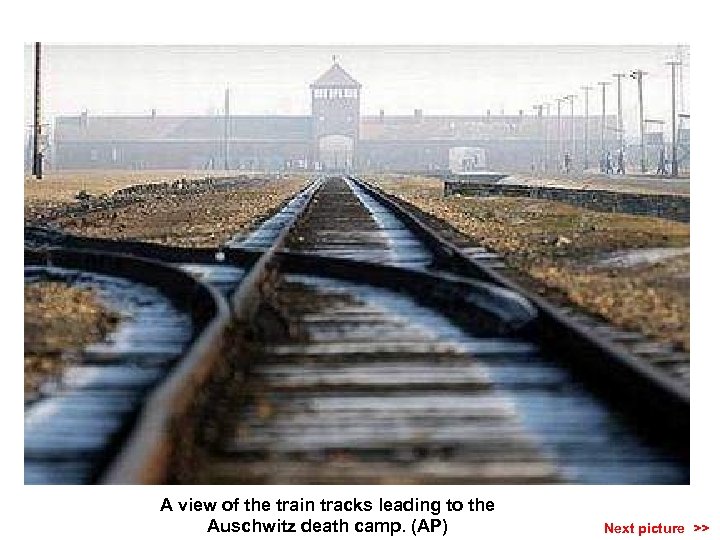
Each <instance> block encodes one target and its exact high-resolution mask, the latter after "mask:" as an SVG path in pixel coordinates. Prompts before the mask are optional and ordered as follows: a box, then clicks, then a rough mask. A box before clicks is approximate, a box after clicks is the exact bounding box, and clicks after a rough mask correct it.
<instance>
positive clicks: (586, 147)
mask: <svg viewBox="0 0 720 540" xmlns="http://www.w3.org/2000/svg"><path fill="white" fill-rule="evenodd" d="M581 89H582V90H585V133H584V137H583V141H584V144H583V149H584V154H585V168H584V170H587V169H589V168H590V164H589V163H588V120H589V114H588V111H589V108H588V96H589V92H590V90H592V87H591V86H583V87H581Z"/></svg>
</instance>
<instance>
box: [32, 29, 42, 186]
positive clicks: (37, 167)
mask: <svg viewBox="0 0 720 540" xmlns="http://www.w3.org/2000/svg"><path fill="white" fill-rule="evenodd" d="M40 99H41V97H40V42H39V41H38V42H36V43H35V115H34V122H35V123H34V125H33V166H32V173H33V176H35V178H37V179H38V180H41V179H42V165H43V163H42V161H43V158H42V149H41V148H40V142H41V138H42V114H41V111H40Z"/></svg>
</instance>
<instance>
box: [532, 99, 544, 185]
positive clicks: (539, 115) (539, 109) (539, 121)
mask: <svg viewBox="0 0 720 540" xmlns="http://www.w3.org/2000/svg"><path fill="white" fill-rule="evenodd" d="M532 108H533V109H534V110H536V111H537V130H536V133H537V138H538V141H540V137H542V131H543V125H542V122H543V106H542V104H540V105H533V106H532ZM535 155H536V156H538V160H537V171H539V170H540V158H539V155H540V152H535Z"/></svg>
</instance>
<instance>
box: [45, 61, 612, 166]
mask: <svg viewBox="0 0 720 540" xmlns="http://www.w3.org/2000/svg"><path fill="white" fill-rule="evenodd" d="M361 90H362V85H361V84H360V83H359V82H358V81H356V80H355V79H354V78H353V77H351V76H350V74H348V73H347V72H346V71H345V70H344V69H343V68H342V67H341V66H340V65H339V64H338V63H337V62H333V65H332V66H331V67H330V68H329V69H328V70H327V71H326V72H325V73H324V74H322V75H321V76H320V77H319V78H318V79H317V80H316V81H315V82H314V83H313V84H312V85H310V99H311V111H312V112H311V114H310V116H237V115H232V116H231V115H227V114H226V115H215V116H161V115H156V114H155V113H154V112H153V113H152V114H150V115H147V116H89V115H88V114H87V113H81V114H80V115H77V116H61V117H58V118H57V119H56V122H55V126H54V137H53V141H52V164H53V166H54V167H55V168H57V169H83V168H118V169H160V168H163V169H168V168H172V169H204V168H213V169H221V168H224V167H225V164H226V163H227V165H228V166H229V168H232V169H268V170H277V169H283V168H301V169H302V168H306V169H316V170H317V169H323V170H340V169H351V168H352V169H355V170H378V171H382V170H414V171H433V170H440V171H442V170H448V169H452V170H477V169H531V168H533V167H537V168H540V167H543V164H544V162H545V161H546V160H547V162H548V167H549V168H555V167H557V166H558V163H559V162H560V161H561V156H562V155H564V153H565V152H569V153H570V154H572V155H573V156H574V157H573V159H574V160H576V161H577V162H578V163H580V162H581V161H582V160H583V159H584V130H585V117H584V116H580V115H576V116H575V117H574V118H573V119H572V121H571V118H570V117H569V116H562V117H560V118H559V119H558V117H557V116H556V115H550V116H548V115H547V114H546V115H545V116H542V115H538V114H535V113H532V114H528V113H525V114H523V112H522V111H519V112H518V114H515V115H506V114H501V115H491V114H490V111H488V113H487V114H485V115H475V116H468V115H457V116H435V115H428V114H425V113H424V112H423V111H422V110H419V109H415V110H414V111H413V114H410V115H405V116H394V115H393V116H391V115H385V114H384V113H383V111H379V114H377V115H374V116H361V115H360V99H361ZM573 124H574V133H575V149H574V152H573V148H572V146H573V144H572V132H573ZM606 125H607V126H614V125H615V117H614V116H607V118H606ZM605 138H606V147H607V149H608V150H611V151H612V150H614V149H615V148H616V144H615V135H614V131H613V130H612V129H610V128H608V129H606V131H605ZM600 139H601V118H600V117H599V116H591V117H589V119H588V151H589V155H590V165H591V166H595V165H596V163H597V159H598V156H599V154H600Z"/></svg>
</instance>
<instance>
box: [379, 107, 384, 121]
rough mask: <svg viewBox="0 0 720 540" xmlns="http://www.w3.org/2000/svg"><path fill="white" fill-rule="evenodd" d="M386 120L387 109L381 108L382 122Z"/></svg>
mask: <svg viewBox="0 0 720 540" xmlns="http://www.w3.org/2000/svg"><path fill="white" fill-rule="evenodd" d="M384 121H385V109H380V122H384Z"/></svg>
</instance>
